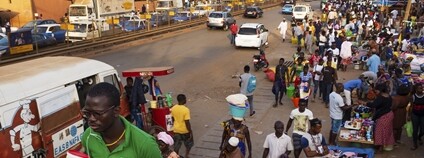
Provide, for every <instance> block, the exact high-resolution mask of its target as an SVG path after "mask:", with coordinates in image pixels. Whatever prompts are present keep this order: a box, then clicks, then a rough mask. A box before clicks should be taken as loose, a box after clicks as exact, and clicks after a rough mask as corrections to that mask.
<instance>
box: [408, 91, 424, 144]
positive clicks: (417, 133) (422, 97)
mask: <svg viewBox="0 0 424 158" xmlns="http://www.w3.org/2000/svg"><path fill="white" fill-rule="evenodd" d="M411 103H412V104H411V105H412V106H411V110H409V111H410V112H409V114H408V119H409V120H411V121H412V127H413V130H412V131H413V132H412V140H413V142H414V144H413V147H412V148H411V150H417V148H418V144H419V145H423V141H422V139H421V138H422V137H423V135H424V131H423V130H424V93H423V85H422V84H420V83H417V84H415V86H414V90H413V92H412V97H411Z"/></svg>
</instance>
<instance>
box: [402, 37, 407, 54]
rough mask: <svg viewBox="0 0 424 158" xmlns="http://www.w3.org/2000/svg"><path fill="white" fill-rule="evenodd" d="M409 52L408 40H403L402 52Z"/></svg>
mask: <svg viewBox="0 0 424 158" xmlns="http://www.w3.org/2000/svg"><path fill="white" fill-rule="evenodd" d="M407 50H408V40H406V39H403V40H402V51H407Z"/></svg>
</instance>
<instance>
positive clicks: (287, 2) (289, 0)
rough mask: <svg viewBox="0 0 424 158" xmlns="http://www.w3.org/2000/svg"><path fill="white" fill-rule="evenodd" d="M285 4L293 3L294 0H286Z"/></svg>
mask: <svg viewBox="0 0 424 158" xmlns="http://www.w3.org/2000/svg"><path fill="white" fill-rule="evenodd" d="M284 4H293V0H284Z"/></svg>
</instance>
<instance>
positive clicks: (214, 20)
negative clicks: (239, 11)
mask: <svg viewBox="0 0 424 158" xmlns="http://www.w3.org/2000/svg"><path fill="white" fill-rule="evenodd" d="M234 21H235V20H234V17H233V15H231V13H230V12H223V11H214V12H212V13H210V14H209V16H208V21H207V22H206V26H207V27H208V28H209V29H210V28H212V27H217V28H222V29H223V30H225V31H226V30H228V28H229V26H230V25H231V24H232V23H234Z"/></svg>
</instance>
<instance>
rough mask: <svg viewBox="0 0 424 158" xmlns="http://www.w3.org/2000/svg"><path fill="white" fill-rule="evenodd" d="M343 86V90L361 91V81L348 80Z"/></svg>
mask: <svg viewBox="0 0 424 158" xmlns="http://www.w3.org/2000/svg"><path fill="white" fill-rule="evenodd" d="M343 85H344V89H346V90H349V91H353V90H354V89H355V88H357V89H361V85H362V81H361V79H355V80H350V81H347V82H346V83H344V84H343Z"/></svg>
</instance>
